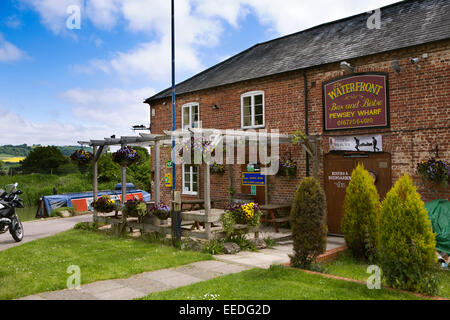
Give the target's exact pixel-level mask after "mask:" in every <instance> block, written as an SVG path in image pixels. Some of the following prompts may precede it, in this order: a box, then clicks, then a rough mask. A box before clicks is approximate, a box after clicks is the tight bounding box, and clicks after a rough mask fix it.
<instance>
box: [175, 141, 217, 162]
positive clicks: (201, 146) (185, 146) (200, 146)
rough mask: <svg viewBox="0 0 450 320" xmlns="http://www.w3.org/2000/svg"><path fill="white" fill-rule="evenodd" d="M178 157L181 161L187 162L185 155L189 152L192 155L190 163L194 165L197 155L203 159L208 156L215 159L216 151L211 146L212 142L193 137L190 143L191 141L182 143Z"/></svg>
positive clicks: (179, 145)
mask: <svg viewBox="0 0 450 320" xmlns="http://www.w3.org/2000/svg"><path fill="white" fill-rule="evenodd" d="M177 147H178V156H179V157H181V158H182V159H181V161H182V162H183V161H185V159H184V158H185V157H184V153H185V152H189V153H190V159H191V160H190V161H191V163H192V164H193V163H194V161H195V154H196V153H197V154H198V153H200V154H201V156H202V159H203V158H204V157H205V156H207V155H208V154H209V155H211V156H212V157H214V155H215V150H214V147H213V146H212V145H211V142H209V141H202V140H201V139H194V137H191V139H190V142H189V141H183V142H182V143H180V144H178V146H177Z"/></svg>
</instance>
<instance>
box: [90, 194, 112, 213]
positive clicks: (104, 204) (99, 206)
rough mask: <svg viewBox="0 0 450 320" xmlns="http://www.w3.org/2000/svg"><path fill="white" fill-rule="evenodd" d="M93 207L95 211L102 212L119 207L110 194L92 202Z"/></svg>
mask: <svg viewBox="0 0 450 320" xmlns="http://www.w3.org/2000/svg"><path fill="white" fill-rule="evenodd" d="M92 207H93V208H94V210H95V211H97V212H101V213H109V212H112V211H114V210H116V209H117V206H116V203H115V202H114V200H112V199H111V197H110V196H101V197H100V198H98V199H97V200H95V201H94V202H92Z"/></svg>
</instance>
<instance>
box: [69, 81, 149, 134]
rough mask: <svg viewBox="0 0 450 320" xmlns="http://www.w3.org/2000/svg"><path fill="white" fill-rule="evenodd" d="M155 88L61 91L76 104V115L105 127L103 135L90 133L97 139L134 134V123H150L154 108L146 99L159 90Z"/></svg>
mask: <svg viewBox="0 0 450 320" xmlns="http://www.w3.org/2000/svg"><path fill="white" fill-rule="evenodd" d="M155 93H156V91H155V90H154V89H152V88H142V89H136V90H124V89H118V88H113V89H104V90H82V89H78V88H77V89H71V90H68V91H66V92H64V93H62V94H61V98H63V99H64V100H65V101H67V102H68V103H69V104H70V105H71V106H72V113H73V115H74V116H75V117H76V118H77V119H79V120H80V121H83V123H87V124H97V125H99V126H101V127H102V128H104V129H105V130H104V131H103V136H97V137H95V136H92V135H91V136H89V137H86V138H84V139H89V138H91V139H94V138H100V139H101V138H103V137H109V136H110V135H112V134H115V135H116V136H121V135H132V134H133V132H132V131H131V129H130V128H131V127H132V126H133V125H138V124H146V125H148V124H149V121H150V110H149V107H148V106H147V105H145V104H144V103H143V101H144V100H145V99H146V98H148V97H150V96H152V95H153V94H155Z"/></svg>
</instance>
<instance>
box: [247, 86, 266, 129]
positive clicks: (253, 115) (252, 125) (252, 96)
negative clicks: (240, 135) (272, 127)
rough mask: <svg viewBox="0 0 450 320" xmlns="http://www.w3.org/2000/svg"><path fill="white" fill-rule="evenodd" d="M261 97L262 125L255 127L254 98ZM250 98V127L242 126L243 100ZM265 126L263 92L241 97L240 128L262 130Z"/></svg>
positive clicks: (252, 92) (248, 93)
mask: <svg viewBox="0 0 450 320" xmlns="http://www.w3.org/2000/svg"><path fill="white" fill-rule="evenodd" d="M259 95H262V111H263V113H262V116H263V123H262V124H259V125H255V118H256V117H255V96H259ZM247 97H251V113H252V124H251V125H250V126H244V98H247ZM265 125H266V113H265V97H264V91H251V92H247V93H244V94H242V95H241V128H242V129H255V128H264V127H265Z"/></svg>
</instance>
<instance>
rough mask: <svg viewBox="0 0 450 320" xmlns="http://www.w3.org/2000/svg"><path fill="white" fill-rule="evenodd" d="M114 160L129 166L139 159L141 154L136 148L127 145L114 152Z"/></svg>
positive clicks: (123, 165)
mask: <svg viewBox="0 0 450 320" xmlns="http://www.w3.org/2000/svg"><path fill="white" fill-rule="evenodd" d="M112 159H113V161H114V162H116V163H118V164H120V165H121V166H122V167H129V166H131V165H132V164H134V163H136V162H138V161H139V159H140V156H139V153H138V152H137V151H136V149H134V148H132V147H130V146H126V147H122V148H120V149H119V150H117V151H116V152H114V153H113V154H112Z"/></svg>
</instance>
